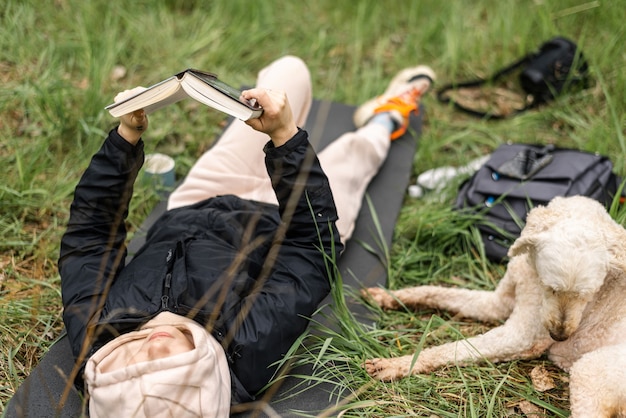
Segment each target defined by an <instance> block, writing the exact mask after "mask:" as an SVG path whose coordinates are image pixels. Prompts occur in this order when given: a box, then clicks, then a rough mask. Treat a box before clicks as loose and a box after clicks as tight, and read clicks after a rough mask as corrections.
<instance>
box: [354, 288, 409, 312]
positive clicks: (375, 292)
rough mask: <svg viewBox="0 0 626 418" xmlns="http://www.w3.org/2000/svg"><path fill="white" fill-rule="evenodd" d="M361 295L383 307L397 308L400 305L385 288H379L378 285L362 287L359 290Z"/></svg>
mask: <svg viewBox="0 0 626 418" xmlns="http://www.w3.org/2000/svg"><path fill="white" fill-rule="evenodd" d="M361 295H362V296H363V298H365V299H368V300H371V301H373V302H375V303H376V304H377V305H378V306H380V307H381V308H383V309H398V308H399V307H400V305H399V304H398V301H397V300H396V299H395V298H394V297H393V296H391V294H389V292H388V291H387V290H385V289H381V288H380V287H368V288H366V289H363V290H361Z"/></svg>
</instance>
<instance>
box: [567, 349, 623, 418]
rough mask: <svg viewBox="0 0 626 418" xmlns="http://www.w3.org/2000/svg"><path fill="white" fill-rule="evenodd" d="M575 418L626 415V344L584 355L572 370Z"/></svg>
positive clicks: (571, 380)
mask: <svg viewBox="0 0 626 418" xmlns="http://www.w3.org/2000/svg"><path fill="white" fill-rule="evenodd" d="M569 386H570V404H571V410H572V415H571V417H572V418H584V417H594V418H609V417H626V344H622V345H613V346H608V347H603V348H600V349H598V350H596V351H592V352H590V353H587V354H585V355H584V356H582V357H581V358H580V359H579V360H578V361H577V362H576V363H574V365H573V366H572V368H571V371H570V384H569Z"/></svg>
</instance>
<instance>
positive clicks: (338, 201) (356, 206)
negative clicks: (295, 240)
mask: <svg viewBox="0 0 626 418" xmlns="http://www.w3.org/2000/svg"><path fill="white" fill-rule="evenodd" d="M389 135H390V134H389V130H388V129H386V128H385V126H384V125H382V124H378V123H370V124H367V125H365V126H364V127H362V128H360V129H358V130H357V131H355V132H349V133H346V134H344V135H342V136H341V137H339V138H338V139H337V140H335V141H334V142H333V143H332V144H330V145H329V146H328V147H326V148H324V150H322V152H321V153H320V154H319V156H318V157H319V160H320V164H321V166H322V169H323V170H324V172H325V173H326V175H327V176H328V180H329V183H330V188H331V190H332V192H333V197H334V199H335V205H336V206H337V213H338V215H339V220H338V221H337V229H338V230H339V234H340V236H341V242H343V243H345V242H346V241H347V240H348V239H349V238H350V237H351V236H352V232H353V231H354V224H355V221H356V218H357V215H358V214H359V210H360V209H361V202H362V200H363V196H364V195H365V190H366V189H367V186H368V184H369V183H370V181H371V180H372V178H373V177H374V176H375V175H376V173H377V172H378V170H379V169H380V166H381V165H382V164H383V162H384V161H385V159H386V158H387V154H388V152H389V147H390V146H391V141H390V138H389Z"/></svg>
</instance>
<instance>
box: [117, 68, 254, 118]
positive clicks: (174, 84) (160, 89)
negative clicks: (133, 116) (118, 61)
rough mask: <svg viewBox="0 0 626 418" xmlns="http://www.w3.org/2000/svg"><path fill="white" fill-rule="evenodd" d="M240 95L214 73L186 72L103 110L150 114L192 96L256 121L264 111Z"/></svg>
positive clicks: (235, 114) (240, 116) (232, 113)
mask: <svg viewBox="0 0 626 418" xmlns="http://www.w3.org/2000/svg"><path fill="white" fill-rule="evenodd" d="M240 95H241V92H240V91H239V90H237V89H236V88H234V87H231V86H229V85H228V84H226V83H224V82H223V81H221V80H219V79H218V78H217V76H216V75H215V74H211V73H207V72H204V71H199V70H194V69H191V68H190V69H187V70H185V71H181V72H180V73H178V74H176V75H173V76H172V77H169V78H167V79H165V80H163V81H161V82H159V83H157V84H155V85H153V86H150V87H148V88H147V89H146V90H144V91H142V92H140V93H138V94H135V95H134V96H131V97H129V98H127V99H124V100H122V101H120V102H116V103H112V104H110V105H108V106H107V107H105V109H106V110H108V111H109V113H110V114H111V115H112V116H114V117H119V116H122V115H125V114H127V113H130V112H134V111H135V110H139V109H144V110H145V111H146V113H152V112H154V111H155V110H157V109H160V108H162V107H164V106H167V105H170V104H172V103H176V102H178V101H180V100H182V99H184V98H186V97H191V98H193V99H195V100H197V101H199V102H200V103H203V104H205V105H207V106H209V107H212V108H214V109H216V110H219V111H221V112H224V113H226V114H229V115H231V116H234V117H236V118H239V119H241V120H248V119H252V118H258V117H259V116H261V113H263V109H262V108H261V107H260V106H258V105H256V103H250V102H248V101H246V100H243V99H240Z"/></svg>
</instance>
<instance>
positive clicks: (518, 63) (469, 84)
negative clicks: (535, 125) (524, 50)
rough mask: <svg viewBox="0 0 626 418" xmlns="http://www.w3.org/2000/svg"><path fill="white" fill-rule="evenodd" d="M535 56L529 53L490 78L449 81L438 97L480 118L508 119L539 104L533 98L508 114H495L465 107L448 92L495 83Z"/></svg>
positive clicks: (438, 92)
mask: <svg viewBox="0 0 626 418" xmlns="http://www.w3.org/2000/svg"><path fill="white" fill-rule="evenodd" d="M532 57H533V54H528V55H526V56H524V57H522V58H521V59H519V60H517V61H515V62H513V63H511V64H509V65H507V66H506V67H504V68H502V69H500V70H498V71H496V72H495V73H494V74H493V75H491V76H490V77H488V78H478V79H475V80H470V81H464V82H461V83H456V82H455V83H449V84H446V85H444V86H442V87H441V88H440V89H439V90H438V91H437V99H438V100H439V101H440V102H441V103H452V104H453V105H454V107H455V108H456V109H457V110H460V111H463V112H465V113H468V114H470V115H472V116H476V117H479V118H484V119H507V118H509V117H511V116H515V115H517V114H519V113H522V112H524V111H526V110H528V109H530V108H532V107H534V106H536V105H537V103H536V102H535V101H534V100H533V101H532V102H530V103H529V104H527V105H526V106H524V107H523V108H521V109H516V110H515V111H514V112H512V113H510V114H508V115H498V114H494V113H490V112H482V111H480V110H476V109H470V108H469V107H465V106H463V105H462V104H460V103H458V102H456V101H454V100H452V98H451V97H450V96H448V95H447V94H446V93H447V92H448V91H450V90H455V89H459V88H463V87H480V86H482V85H484V84H487V83H493V82H494V81H496V80H499V79H500V78H502V77H504V76H506V75H509V74H510V73H512V72H513V71H515V70H517V69H518V68H520V67H521V66H523V65H525V64H527V63H528V62H529V61H530V59H531V58H532Z"/></svg>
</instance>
